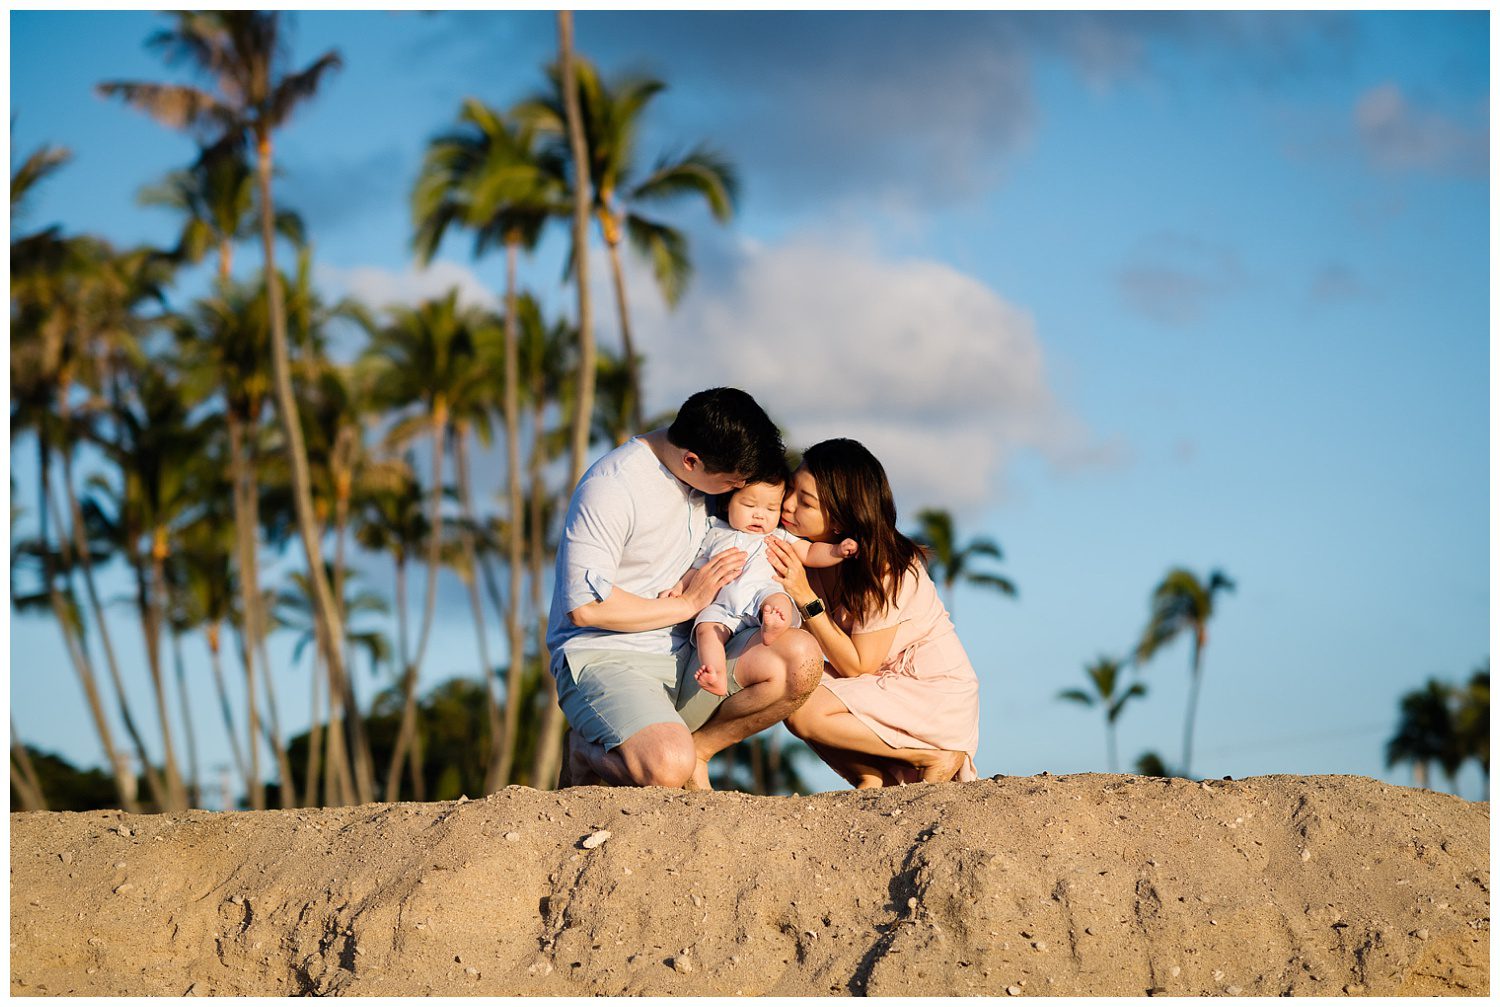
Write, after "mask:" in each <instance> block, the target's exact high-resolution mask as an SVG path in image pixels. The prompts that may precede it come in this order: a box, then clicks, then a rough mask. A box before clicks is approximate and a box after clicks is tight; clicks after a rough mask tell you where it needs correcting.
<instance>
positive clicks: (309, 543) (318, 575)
mask: <svg viewBox="0 0 1500 1007" xmlns="http://www.w3.org/2000/svg"><path fill="white" fill-rule="evenodd" d="M256 155H257V158H256V171H257V175H258V181H259V184H260V233H261V244H262V246H263V247H264V250H265V260H266V293H267V300H268V301H269V306H270V311H271V360H272V364H273V368H272V370H273V371H274V374H275V383H276V406H277V409H276V411H277V413H278V414H279V416H280V418H281V427H282V433H283V435H284V436H285V437H286V449H287V456H288V461H289V462H290V468H291V476H292V480H291V481H292V499H293V502H294V503H295V505H296V512H297V530H298V532H299V533H300V535H301V537H302V549H303V551H304V553H305V554H306V558H307V577H308V581H309V582H310V583H311V585H312V588H313V592H312V593H313V614H314V619H315V621H316V623H317V626H318V634H317V635H318V646H319V648H321V649H322V651H323V658H324V660H325V661H326V662H327V668H328V675H329V689H330V694H331V693H332V689H333V683H337V682H342V681H343V677H344V657H343V653H342V644H343V639H344V628H343V620H342V619H340V618H339V612H338V605H337V604H336V603H335V602H334V599H333V592H332V590H331V589H330V588H329V586H328V578H327V576H326V573H325V571H324V569H323V549H322V545H321V543H320V542H319V540H318V524H317V519H316V517H315V515H314V514H313V505H312V484H311V478H310V476H309V474H308V469H307V449H306V447H305V446H304V444H303V439H302V420H301V417H300V416H299V414H298V411H297V401H296V399H295V397H294V396H293V392H292V373H291V359H290V351H289V349H288V346H287V334H286V305H285V304H284V303H283V301H282V292H281V276H280V274H279V273H277V271H276V241H275V235H274V225H273V221H274V219H275V214H276V207H275V204H274V203H273V202H272V199H271V167H272V166H271V137H270V134H269V133H268V132H261V133H259V134H258V135H257V137H256ZM330 733H331V732H330Z"/></svg>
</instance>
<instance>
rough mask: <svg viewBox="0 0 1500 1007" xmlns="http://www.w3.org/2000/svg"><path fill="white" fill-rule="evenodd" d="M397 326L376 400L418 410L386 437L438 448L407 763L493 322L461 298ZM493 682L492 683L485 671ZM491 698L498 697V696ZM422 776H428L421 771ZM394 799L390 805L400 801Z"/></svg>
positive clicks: (401, 750) (373, 355) (411, 674)
mask: <svg viewBox="0 0 1500 1007" xmlns="http://www.w3.org/2000/svg"><path fill="white" fill-rule="evenodd" d="M389 314H390V316H391V321H390V323H389V324H388V325H385V326H382V327H379V328H375V329H373V331H371V333H370V344H369V346H368V348H367V349H366V351H365V353H364V355H363V356H362V357H361V366H362V367H363V368H364V370H365V372H366V374H367V375H368V379H369V380H370V382H371V386H370V387H371V389H372V392H371V394H372V395H373V397H374V400H375V401H376V402H378V403H380V404H382V405H384V406H387V407H390V408H394V409H402V410H404V409H408V408H410V407H412V406H416V407H417V408H416V410H415V411H414V412H412V413H410V414H409V415H407V416H405V417H404V418H402V419H400V420H398V421H397V422H396V423H395V425H394V426H392V428H391V429H390V431H389V432H388V433H387V435H386V443H387V444H388V445H389V446H392V447H399V446H402V445H404V444H406V443H407V442H408V441H410V440H412V439H413V438H414V437H416V436H418V435H420V434H421V433H424V432H425V433H427V434H428V435H429V437H430V443H431V448H432V484H431V486H430V487H429V490H428V492H429V494H430V497H429V513H428V523H429V526H430V534H429V538H428V544H427V598H426V604H425V606H424V611H423V616H422V628H421V630H420V632H419V634H418V637H417V646H416V652H415V654H414V655H413V658H412V663H411V664H410V666H408V667H407V668H406V675H407V683H406V694H407V707H406V708H407V711H408V713H407V715H405V716H403V718H402V731H403V737H402V739H400V740H398V741H397V744H396V749H395V755H394V757H393V758H394V759H395V760H396V761H397V762H398V763H399V760H400V759H401V758H404V757H405V755H406V752H407V747H408V745H409V742H410V732H412V731H414V730H415V729H416V680H417V675H418V671H419V669H420V668H421V664H422V658H423V656H424V655H425V653H426V650H427V642H428V636H429V634H430V632H431V629H432V623H433V615H434V614H435V611H436V604H437V575H438V567H439V553H440V548H441V542H442V535H443V515H442V496H443V459H444V455H445V454H446V451H445V446H446V443H447V438H448V431H449V425H450V422H451V419H452V410H453V409H454V407H455V406H456V405H461V404H465V403H468V402H469V401H470V400H471V398H472V396H473V394H474V391H473V388H474V385H475V384H476V383H478V382H481V381H482V380H483V377H484V367H482V366H480V364H479V363H478V361H479V359H480V350H479V344H480V342H481V341H482V340H483V339H484V335H483V332H484V330H485V328H486V320H485V318H484V315H483V313H482V312H480V311H479V310H478V309H474V308H460V307H459V304H458V290H457V289H454V290H452V291H450V292H449V293H448V295H447V296H446V297H442V298H437V299H431V300H427V301H424V302H422V303H421V304H419V305H417V306H416V307H415V308H408V307H405V306H402V305H396V306H393V307H391V308H390V309H389ZM484 677H485V682H486V683H489V680H490V675H489V671H488V669H486V670H485V676H484ZM489 691H491V692H492V691H493V690H492V689H491V690H489ZM400 768H401V767H400V765H399V764H396V765H393V766H392V767H391V771H390V772H389V773H388V774H387V775H386V787H387V792H388V793H390V794H392V795H394V791H393V790H391V789H390V788H391V787H393V786H394V785H395V782H396V781H397V780H399V778H400ZM417 768H418V773H419V775H420V767H417ZM394 799H395V797H394V796H390V797H387V800H394Z"/></svg>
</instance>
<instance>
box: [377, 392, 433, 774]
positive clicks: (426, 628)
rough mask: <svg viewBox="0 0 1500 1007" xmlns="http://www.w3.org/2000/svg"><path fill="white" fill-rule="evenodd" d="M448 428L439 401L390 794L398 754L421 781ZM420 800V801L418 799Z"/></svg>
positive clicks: (398, 772)
mask: <svg viewBox="0 0 1500 1007" xmlns="http://www.w3.org/2000/svg"><path fill="white" fill-rule="evenodd" d="M447 427H448V406H447V403H446V402H445V401H444V400H443V399H442V398H441V397H439V398H438V399H437V401H435V402H434V403H433V407H432V493H431V496H430V497H429V500H428V507H429V508H430V509H431V511H432V517H430V518H429V519H428V522H427V524H428V528H427V534H428V536H429V537H428V540H427V598H426V603H425V605H424V606H423V610H422V629H421V632H420V633H418V635H417V652H416V654H415V655H414V656H413V658H412V661H411V664H410V665H408V667H407V670H406V677H405V678H404V679H403V681H402V684H403V687H404V689H405V693H406V704H405V707H404V708H403V710H402V713H401V736H400V737H399V738H398V739H397V741H396V752H395V753H393V754H392V758H391V769H392V772H391V774H390V775H389V776H387V778H386V787H387V789H388V790H389V788H390V787H391V786H393V785H394V784H395V782H396V781H399V779H400V769H401V764H400V760H399V759H398V758H397V754H399V755H401V756H406V755H407V752H408V751H409V753H410V755H409V757H410V759H411V761H412V766H411V771H412V784H413V789H416V788H417V787H418V786H419V785H420V783H421V780H422V746H421V742H420V741H419V740H418V739H417V738H416V732H417V715H416V714H417V673H418V670H419V669H420V668H421V666H422V658H423V656H424V655H425V654H426V652H427V641H428V639H429V638H430V636H431V634H432V620H433V616H434V615H435V614H436V612H437V576H438V565H439V557H440V555H441V552H440V548H441V546H442V535H443V510H442V504H443V454H444V451H443V444H444V441H445V437H444V433H445V432H446V430H447ZM403 739H404V741H405V744H404V745H403V744H402V741H403ZM386 800H388V801H393V800H395V798H394V797H387V798H386ZM417 800H421V798H420V797H418V798H417Z"/></svg>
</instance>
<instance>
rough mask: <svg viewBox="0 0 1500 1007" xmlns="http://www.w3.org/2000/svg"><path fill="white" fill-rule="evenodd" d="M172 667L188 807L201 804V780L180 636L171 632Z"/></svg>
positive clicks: (175, 632)
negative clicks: (184, 746)
mask: <svg viewBox="0 0 1500 1007" xmlns="http://www.w3.org/2000/svg"><path fill="white" fill-rule="evenodd" d="M172 665H173V670H174V671H175V672H176V678H177V705H178V706H179V707H180V708H181V709H182V730H183V733H184V735H185V736H186V738H187V751H188V773H189V775H190V776H191V778H192V783H191V784H190V785H189V786H188V807H190V808H192V807H199V806H201V804H202V796H201V795H202V794H203V778H202V777H201V776H200V775H199V774H198V741H197V738H195V737H194V735H193V710H192V707H191V706H189V705H188V691H187V672H186V671H185V670H184V669H183V665H182V634H181V633H179V632H177V631H176V630H173V631H172Z"/></svg>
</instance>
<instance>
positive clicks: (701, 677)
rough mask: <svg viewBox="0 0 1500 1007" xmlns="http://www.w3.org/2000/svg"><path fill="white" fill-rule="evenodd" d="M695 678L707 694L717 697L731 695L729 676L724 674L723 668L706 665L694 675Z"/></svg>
mask: <svg viewBox="0 0 1500 1007" xmlns="http://www.w3.org/2000/svg"><path fill="white" fill-rule="evenodd" d="M693 678H694V679H696V680H697V682H698V684H699V685H700V686H702V687H703V691H705V692H711V693H713V694H714V695H715V696H727V695H729V676H728V675H727V674H725V673H724V669H723V668H715V667H712V666H711V665H707V664H705V665H704V666H703V667H701V668H699V669H698V670H697V671H696V672H694V673H693Z"/></svg>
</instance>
